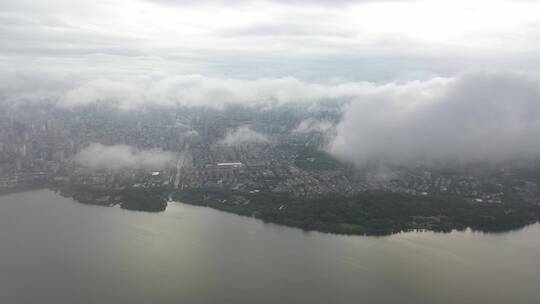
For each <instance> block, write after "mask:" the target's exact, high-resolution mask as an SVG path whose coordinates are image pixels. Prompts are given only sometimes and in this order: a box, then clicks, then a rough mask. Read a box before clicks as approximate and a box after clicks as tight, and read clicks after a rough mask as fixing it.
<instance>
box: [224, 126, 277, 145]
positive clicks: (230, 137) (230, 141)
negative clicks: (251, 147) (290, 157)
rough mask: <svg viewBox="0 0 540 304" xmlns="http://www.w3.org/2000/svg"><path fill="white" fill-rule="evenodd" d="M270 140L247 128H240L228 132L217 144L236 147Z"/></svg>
mask: <svg viewBox="0 0 540 304" xmlns="http://www.w3.org/2000/svg"><path fill="white" fill-rule="evenodd" d="M269 141H270V140H269V139H268V137H267V136H266V135H264V134H262V133H259V132H256V131H253V130H252V129H251V128H249V126H240V127H238V128H237V129H235V130H229V131H228V132H227V134H226V135H225V138H223V139H222V140H221V141H219V144H221V145H226V146H238V145H242V144H247V143H267V142H269Z"/></svg>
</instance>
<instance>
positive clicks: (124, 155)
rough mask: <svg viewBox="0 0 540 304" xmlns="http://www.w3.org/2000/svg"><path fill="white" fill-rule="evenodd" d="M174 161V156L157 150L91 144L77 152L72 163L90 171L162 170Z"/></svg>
mask: <svg viewBox="0 0 540 304" xmlns="http://www.w3.org/2000/svg"><path fill="white" fill-rule="evenodd" d="M174 159H175V154H174V153H172V152H168V151H162V150H159V149H150V150H139V149H137V148H134V147H132V146H127V145H112V146H105V145H102V144H100V143H91V144H90V145H89V146H88V147H86V148H84V149H82V150H81V151H79V152H78V153H77V154H76V155H75V157H74V161H75V162H77V163H78V164H80V165H83V166H86V167H89V168H92V169H113V170H118V169H148V170H157V169H162V168H164V167H165V166H167V165H168V164H170V163H171V161H173V160H174Z"/></svg>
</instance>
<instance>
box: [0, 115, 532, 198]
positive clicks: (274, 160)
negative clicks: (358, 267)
mask: <svg viewBox="0 0 540 304" xmlns="http://www.w3.org/2000/svg"><path fill="white" fill-rule="evenodd" d="M304 116H305V113H302V112H301V111H282V110H276V111H274V112H272V111H268V112H260V111H256V110H249V109H244V108H240V109H238V108H234V109H228V110H227V109H226V110H219V111H218V110H216V111H211V110H208V109H197V108H195V109H181V110H177V111H159V110H151V109H149V110H147V111H142V112H136V113H135V112H125V113H124V112H121V111H120V112H119V111H110V110H108V109H106V108H105V109H103V108H99V107H89V108H85V109H82V110H76V111H75V110H61V109H57V108H50V107H49V108H45V107H44V108H41V109H33V110H32V111H21V110H20V109H19V110H16V109H12V110H10V111H6V112H4V113H0V191H3V190H9V189H16V188H20V187H24V186H29V185H44V184H48V183H56V184H71V185H80V186H88V187H93V188H96V189H129V188H139V189H151V188H163V187H165V188H171V189H179V190H189V189H199V190H205V189H214V190H224V191H236V192H239V193H242V192H273V193H281V194H286V195H292V196H294V197H302V198H314V197H320V196H328V195H335V194H339V195H354V194H357V193H362V192H366V191H384V192H395V193H408V194H413V195H432V194H441V195H458V196H464V197H467V198H470V199H471V200H473V201H476V202H488V203H501V202H502V201H503V200H504V199H505V197H508V195H510V194H512V195H513V196H514V197H515V195H516V194H517V196H519V197H522V198H523V199H524V200H528V201H535V200H536V198H537V197H540V186H539V183H538V181H536V180H535V179H534V178H530V177H528V176H524V175H520V174H509V173H508V171H506V172H503V173H501V172H491V173H490V174H472V173H471V172H466V171H463V170H462V171H458V172H452V173H448V172H444V171H442V170H431V169H427V168H396V169H392V170H390V171H391V173H390V174H380V173H381V172H379V171H381V169H380V168H378V167H377V166H375V167H373V168H366V169H358V168H352V167H351V166H347V165H343V164H342V165H336V166H331V167H320V168H319V167H317V166H312V167H306V166H304V165H302V164H305V163H306V162H307V163H314V164H316V163H317V162H318V161H320V159H319V158H321V157H328V156H321V153H318V154H317V153H315V154H309V153H307V154H306V153H305V151H306V150H308V151H310V150H316V149H317V146H318V145H320V144H321V143H322V142H324V134H318V133H317V132H312V133H309V132H307V133H301V134H299V133H294V132H292V130H293V129H294V128H295V126H297V125H298V123H299V122H300V121H301V120H302V119H303V118H304ZM242 125H249V126H250V127H251V128H252V129H253V130H255V131H258V132H260V133H263V134H265V135H266V136H268V138H270V140H269V141H265V142H254V143H251V142H249V141H247V142H243V143H239V144H235V145H224V144H222V143H220V139H222V138H223V137H224V136H225V133H226V131H227V130H230V129H231V128H235V127H238V126H242ZM92 142H98V143H101V144H103V145H113V144H125V145H129V146H133V147H137V148H140V149H153V148H159V149H163V150H167V151H173V152H175V153H177V155H178V159H177V161H175V163H174V164H173V165H171V166H169V167H167V168H145V169H140V168H139V169H130V168H126V169H122V170H118V169H114V170H113V169H106V168H105V169H99V170H95V169H90V168H85V167H84V166H81V165H80V164H77V163H76V162H74V161H73V158H74V156H75V155H76V154H77V152H79V151H80V150H81V149H83V148H84V147H86V146H88V144H89V143H92Z"/></svg>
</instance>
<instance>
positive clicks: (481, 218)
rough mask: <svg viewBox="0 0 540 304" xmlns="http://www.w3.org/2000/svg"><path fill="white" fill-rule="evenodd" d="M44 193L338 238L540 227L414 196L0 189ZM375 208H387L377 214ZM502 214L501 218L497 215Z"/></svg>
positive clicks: (509, 214) (522, 210) (511, 215)
mask: <svg viewBox="0 0 540 304" xmlns="http://www.w3.org/2000/svg"><path fill="white" fill-rule="evenodd" d="M42 189H48V190H51V191H54V192H56V193H57V194H58V195H61V196H64V197H69V198H72V199H73V200H74V201H76V202H78V203H80V204H88V205H97V206H104V207H120V208H122V209H125V210H130V211H143V212H151V213H157V212H163V211H164V210H165V209H166V208H167V204H168V202H169V201H171V200H172V201H178V202H181V203H184V204H188V205H193V206H203V207H209V208H212V209H215V210H218V211H222V212H228V213H232V214H236V215H239V216H246V217H252V218H255V219H257V220H261V221H263V222H265V223H272V224H275V225H280V226H286V227H293V228H298V229H301V230H304V231H315V232H320V233H329V234H336V235H360V236H387V235H393V234H398V233H405V232H414V231H432V232H437V233H449V232H452V231H463V230H466V229H471V230H472V231H479V232H482V233H504V232H509V231H513V230H519V229H522V228H524V227H526V226H528V225H531V224H534V223H537V222H540V206H527V205H515V206H511V205H507V206H505V208H506V209H505V208H501V206H486V205H484V206H480V207H479V206H477V205H471V204H468V205H467V204H464V203H463V202H462V201H459V200H457V199H456V201H455V202H453V201H452V200H449V199H448V198H440V197H432V198H430V197H427V198H426V197H423V200H424V205H427V206H428V207H429V208H430V209H434V206H435V207H441V210H440V211H438V213H437V212H433V211H432V214H425V213H422V212H423V209H422V208H423V205H421V206H420V207H418V206H416V205H417V203H416V202H415V200H418V199H419V198H418V197H415V196H406V195H392V194H389V193H373V194H365V195H362V196H359V197H358V198H345V197H335V198H318V199H307V200H306V199H297V198H291V197H288V196H286V195H275V194H271V193H256V194H248V193H232V192H212V191H174V190H172V189H137V190H135V189H122V190H114V189H91V188H87V187H65V186H64V187H62V186H58V185H32V186H21V187H17V188H16V189H15V188H14V189H9V190H10V191H5V189H2V190H0V196H3V195H9V194H16V193H20V192H25V191H33V190H42ZM355 199H356V200H360V199H364V200H365V201H363V202H361V203H357V204H356V205H354V204H352V203H351V202H354V200H355ZM370 200H380V202H376V203H374V202H372V201H370ZM399 200H401V202H399ZM438 200H441V202H438ZM284 202H287V203H284ZM377 204H379V205H377ZM407 204H412V205H410V206H409V205H407ZM443 204H445V205H443ZM452 204H455V205H456V206H460V207H461V208H462V209H463V208H464V209H463V210H461V212H462V213H464V214H463V216H462V217H464V218H465V217H467V216H468V217H467V218H466V219H461V218H460V217H461V215H460V213H456V214H454V215H451V211H452V208H450V209H444V207H448V206H450V207H454V206H452ZM403 206H407V207H412V208H413V209H416V210H414V211H413V212H418V213H420V214H419V215H399V211H400V209H402V207H403ZM377 208H378V209H380V208H386V209H382V210H377ZM512 208H513V209H512ZM501 209H502V211H503V213H500V211H501ZM314 210H315V211H314ZM435 210H436V208H435ZM373 211H377V212H373ZM362 212H363V213H362ZM454 213H455V212H454ZM367 214H372V216H371V217H368V216H366V215H367ZM396 214H397V215H396ZM516 214H517V215H516Z"/></svg>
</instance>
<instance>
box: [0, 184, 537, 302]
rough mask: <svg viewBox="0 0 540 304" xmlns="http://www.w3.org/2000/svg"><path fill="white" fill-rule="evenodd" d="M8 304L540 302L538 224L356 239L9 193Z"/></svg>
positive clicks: (3, 214) (4, 258)
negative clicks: (488, 231) (498, 231)
mask: <svg viewBox="0 0 540 304" xmlns="http://www.w3.org/2000/svg"><path fill="white" fill-rule="evenodd" d="M0 303H55V304H56V303H535V304H537V303H540V225H538V224H536V225H531V226H528V227H526V228H525V229H522V230H520V231H514V232H509V233H503V234H481V233H473V232H454V233H450V234H436V233H429V232H426V233H405V234H399V235H393V236H390V237H381V238H375V237H348V236H336V235H328V234H320V233H305V232H302V231H301V230H297V229H291V228H286V227H280V226H275V225H270V224H264V223H262V222H260V221H257V220H254V219H250V218H245V217H240V216H236V215H232V214H227V213H223V212H219V211H216V210H212V209H208V208H202V207H194V206H189V205H184V204H181V203H171V204H170V205H169V207H168V208H167V211H166V212H165V213H159V214H149V213H144V212H133V211H126V210H121V209H116V208H105V207H98V206H87V205H81V204H78V203H76V202H74V201H73V200H71V199H67V198H63V197H61V196H58V195H57V194H55V193H54V192H51V191H48V190H42V191H30V192H24V193H18V194H11V195H7V196H1V197H0Z"/></svg>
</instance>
